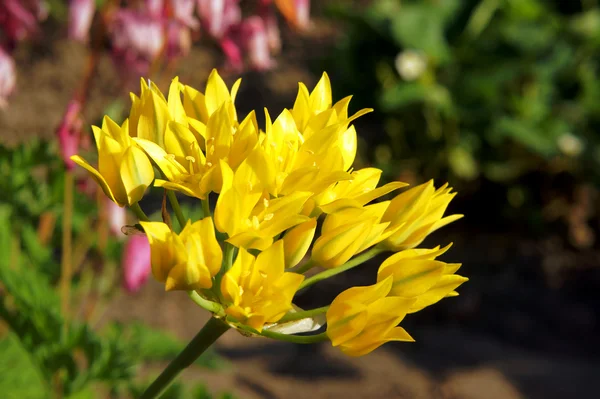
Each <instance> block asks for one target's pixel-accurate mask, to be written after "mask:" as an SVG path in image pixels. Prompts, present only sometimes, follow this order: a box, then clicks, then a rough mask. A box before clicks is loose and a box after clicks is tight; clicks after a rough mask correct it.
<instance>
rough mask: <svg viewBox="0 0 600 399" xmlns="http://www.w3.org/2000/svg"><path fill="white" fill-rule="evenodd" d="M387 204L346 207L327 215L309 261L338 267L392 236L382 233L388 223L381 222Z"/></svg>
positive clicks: (329, 266) (328, 266) (327, 266)
mask: <svg viewBox="0 0 600 399" xmlns="http://www.w3.org/2000/svg"><path fill="white" fill-rule="evenodd" d="M388 203H389V202H380V203H377V204H373V205H367V206H365V207H360V208H345V209H342V210H340V211H337V212H334V213H331V214H329V215H327V217H325V221H324V222H323V226H322V227H321V236H320V237H319V238H317V241H316V242H315V244H314V246H313V250H312V255H311V257H312V259H313V260H314V261H315V262H316V263H317V264H318V265H320V266H323V267H326V268H334V267H338V266H341V265H343V264H344V263H346V262H347V261H348V260H349V259H350V258H351V257H353V256H354V255H355V254H358V253H360V252H362V251H364V250H365V249H367V248H369V247H371V246H373V245H375V244H377V243H378V242H380V241H381V240H383V239H385V238H386V237H387V236H389V234H391V232H389V233H387V234H384V231H385V229H386V228H387V227H388V225H389V223H387V222H386V223H380V222H381V216H382V215H383V213H384V212H385V210H386V208H387V206H388Z"/></svg>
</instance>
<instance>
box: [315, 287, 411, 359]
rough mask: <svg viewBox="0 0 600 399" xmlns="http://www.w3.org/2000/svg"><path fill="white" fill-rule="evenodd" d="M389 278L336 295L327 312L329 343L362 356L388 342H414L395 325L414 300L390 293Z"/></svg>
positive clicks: (346, 351)
mask: <svg viewBox="0 0 600 399" xmlns="http://www.w3.org/2000/svg"><path fill="white" fill-rule="evenodd" d="M391 288H392V278H387V279H384V280H382V281H380V282H378V283H377V284H375V285H370V286H367V287H352V288H349V289H347V290H346V291H344V292H342V293H341V294H339V295H338V296H337V297H336V298H335V299H334V300H333V302H332V303H331V306H330V307H329V310H328V311H327V335H328V336H329V338H330V339H331V344H332V345H333V346H337V347H339V348H340V350H341V351H342V352H344V353H345V354H347V355H349V356H363V355H366V354H367V353H369V352H371V351H373V350H374V349H376V348H378V347H379V346H381V345H383V344H384V343H386V342H389V341H408V342H412V341H414V340H413V339H412V337H411V336H410V335H409V334H408V333H407V332H406V331H405V330H404V329H403V328H402V327H397V325H398V324H399V323H400V322H401V321H402V319H404V316H406V313H407V312H408V310H409V309H410V306H411V305H412V304H413V302H414V299H410V298H402V297H398V296H389V294H390V290H391Z"/></svg>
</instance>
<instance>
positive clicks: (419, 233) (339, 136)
mask: <svg viewBox="0 0 600 399" xmlns="http://www.w3.org/2000/svg"><path fill="white" fill-rule="evenodd" d="M235 4H236V5H237V3H235ZM264 4H268V2H264V3H263V5H264ZM224 5H225V3H224V2H214V3H212V4H208V2H199V7H208V6H211V7H222V6H224ZM205 11H206V9H205ZM217 11H218V10H217ZM221 11H222V10H221ZM211 12H216V11H215V10H212V11H211ZM219 15H221V14H219ZM221 16H222V15H221ZM213 23H214V24H215V26H216V27H218V26H219V24H220V23H221V22H219V21H218V20H217V21H213ZM215 29H217V28H215ZM261 40H263V39H261ZM239 84H240V81H239V80H238V81H237V82H236V83H234V84H233V86H232V87H231V88H229V87H228V86H227V85H226V84H225V82H224V81H223V79H222V78H221V77H220V76H219V74H218V73H217V72H216V71H213V72H212V73H211V74H210V76H209V78H208V83H207V85H206V89H205V91H204V92H200V91H198V90H196V89H195V88H192V87H190V86H187V85H185V84H183V83H180V82H179V80H178V79H177V78H175V79H173V81H172V82H171V85H170V87H169V91H168V94H167V95H166V96H165V95H163V93H162V92H161V91H160V90H159V88H158V87H157V86H156V85H155V84H153V83H152V82H146V81H142V86H141V91H140V93H139V96H138V95H136V94H132V96H131V98H132V108H131V112H130V114H129V119H128V120H127V121H126V122H125V123H124V124H123V125H121V126H119V125H117V124H115V123H114V122H112V121H111V120H110V119H105V122H104V123H103V126H102V128H101V129H99V128H94V133H95V136H96V144H97V147H98V152H99V166H98V170H96V169H93V168H92V167H91V166H89V165H88V164H87V163H85V161H83V159H81V158H79V157H73V160H74V161H75V162H77V163H79V164H81V165H82V166H84V167H85V168H86V169H88V170H89V171H90V173H92V176H93V177H95V178H96V180H97V181H98V182H99V183H100V185H101V187H102V188H103V189H104V191H105V193H106V194H107V196H109V197H110V198H111V199H112V200H113V201H114V202H115V203H117V204H119V205H133V210H134V211H136V213H137V214H138V215H140V217H141V219H142V222H141V226H142V228H143V229H144V231H145V233H146V236H147V238H148V241H149V244H150V252H151V266H152V273H153V275H154V277H155V278H156V279H157V280H158V281H160V282H163V283H165V288H166V290H168V291H169V290H186V291H188V293H189V295H190V297H191V298H192V299H193V300H194V301H195V302H196V303H197V304H198V305H200V306H201V307H203V308H205V309H207V310H209V311H210V312H212V313H213V314H214V316H215V317H216V318H219V319H221V320H223V321H224V322H225V323H227V324H228V325H229V326H232V327H234V328H236V329H238V330H240V331H242V332H243V333H244V334H246V335H257V334H258V335H262V336H266V337H271V338H276V339H281V340H288V341H293V342H317V341H321V340H330V341H331V343H332V344H333V345H334V346H335V347H338V348H340V349H341V350H342V351H343V352H344V353H346V354H348V355H351V356H361V355H364V354H367V353H369V352H371V351H372V350H373V349H375V348H377V347H378V346H380V345H382V344H383V343H385V342H388V341H412V338H411V336H410V335H408V333H407V332H406V331H405V330H404V329H403V328H402V327H399V326H398V324H399V323H400V322H401V321H402V320H403V319H404V317H405V316H406V315H407V314H409V313H413V312H416V311H419V310H421V309H423V308H424V307H427V306H430V305H432V304H434V303H436V302H438V301H439V300H441V299H442V298H445V297H450V296H455V295H457V293H456V291H455V290H456V288H458V287H459V286H460V285H461V284H462V283H463V282H465V281H466V278H465V277H462V276H459V275H457V274H456V272H457V270H458V268H459V267H460V264H456V263H445V262H443V261H441V260H438V259H437V258H438V257H439V256H441V255H442V254H443V253H444V252H445V251H446V250H447V249H448V247H446V248H443V249H440V248H439V247H436V248H434V249H418V248H415V247H417V246H418V245H419V244H420V243H421V242H422V241H423V239H424V238H425V237H426V236H427V235H428V234H429V233H431V232H433V231H435V230H436V229H438V228H440V227H442V226H444V225H446V224H448V223H450V222H452V221H454V220H456V219H458V218H460V217H461V215H451V216H444V213H445V212H446V208H447V207H448V205H449V203H450V201H451V200H452V198H453V197H454V194H453V193H451V189H450V188H448V187H447V185H444V186H442V187H441V188H438V189H436V188H435V187H434V185H433V182H428V183H425V184H422V185H420V186H417V187H414V188H411V189H409V190H406V191H404V192H402V193H400V194H397V195H396V196H395V197H394V198H392V199H391V200H389V199H385V198H382V197H384V196H386V195H388V194H390V193H392V192H394V191H395V190H398V189H400V188H402V187H404V186H406V184H405V183H402V182H389V183H387V184H379V180H380V177H381V174H382V171H381V170H379V169H376V168H364V169H358V170H355V169H353V167H352V165H353V163H354V158H355V156H356V150H357V148H356V146H357V138H356V130H355V128H354V126H353V125H352V122H353V120H354V119H356V118H358V117H360V116H361V115H364V114H365V113H367V112H370V110H369V109H364V110H360V111H358V112H356V113H355V114H353V115H351V114H350V113H349V103H350V97H346V98H344V99H342V100H340V101H338V102H335V103H334V102H333V101H332V93H331V85H330V82H329V78H328V76H327V74H323V76H322V77H321V79H320V80H319V82H318V83H317V84H316V86H315V87H314V89H313V90H312V91H310V92H309V90H308V89H307V88H306V86H304V85H303V84H300V85H299V90H298V96H297V98H296V101H295V103H294V105H293V107H292V108H291V109H284V110H283V111H282V112H281V113H280V114H279V115H278V116H276V117H274V118H271V114H270V113H269V112H268V111H267V110H265V120H266V122H265V126H264V129H261V128H260V127H259V125H258V121H257V118H256V114H255V112H250V113H249V114H247V115H246V116H245V117H243V118H241V117H240V118H238V112H237V110H236V107H235V98H236V95H237V91H238V88H239ZM150 160H151V161H152V163H154V164H155V166H157V170H159V173H158V174H157V176H156V179H155V183H154V186H155V187H160V188H161V189H162V190H164V191H166V194H167V195H168V197H169V200H170V202H171V205H172V208H173V209H174V211H175V214H176V216H177V221H178V222H179V227H180V228H181V232H178V230H176V229H175V230H174V229H173V227H172V226H171V225H170V224H167V223H170V222H169V221H170V219H171V217H170V216H169V215H168V213H167V208H166V205H165V206H164V207H163V212H162V216H163V220H164V221H166V222H165V223H163V222H149V221H145V220H146V219H147V217H146V216H145V215H144V214H143V211H141V209H140V207H139V205H137V204H136V201H138V200H139V199H140V198H141V196H142V195H143V193H144V191H145V189H146V187H147V186H148V184H150V182H151V181H152V179H153V178H154V173H153V172H154V170H153V167H152V165H151V164H150ZM175 192H177V193H181V194H185V195H187V196H190V197H192V200H193V198H196V199H198V200H200V202H201V205H199V206H201V208H202V212H203V217H202V219H200V220H198V221H195V222H194V221H188V220H187V219H186V218H185V215H183V214H182V211H181V209H179V206H178V203H177V197H176V195H175ZM211 205H212V207H211ZM211 208H212V209H211ZM140 212H141V213H140ZM213 218H214V219H213ZM213 221H214V222H213ZM319 224H320V228H319ZM176 227H177V226H175V228H176ZM382 252H393V253H392V254H388V257H387V259H386V260H385V261H384V262H383V263H382V264H381V266H380V267H379V270H378V273H377V274H376V273H375V271H374V270H373V277H375V274H376V275H377V282H376V283H375V284H374V285H372V286H366V287H352V288H349V289H348V290H346V291H344V292H342V293H341V294H339V295H338V296H337V297H336V298H335V299H334V300H333V302H332V303H331V304H330V305H325V306H322V307H320V308H316V309H309V310H302V309H300V308H298V307H297V306H296V305H294V297H295V296H296V295H297V294H298V293H299V292H300V293H302V292H306V291H304V290H303V289H304V288H306V287H309V286H311V285H313V284H316V283H318V282H319V281H322V280H323V279H326V278H331V277H334V276H336V275H337V274H339V273H342V272H344V271H346V270H349V269H351V268H353V267H356V266H358V265H360V264H361V263H364V262H366V261H368V260H369V259H371V258H373V257H374V256H376V255H377V254H380V253H382ZM366 267H368V265H367V266H366ZM310 269H317V270H318V272H317V273H315V274H310V275H307V276H305V273H306V272H307V271H308V270H310ZM319 269H321V270H319ZM325 314H326V317H323V316H324V315H325ZM324 319H326V320H324ZM325 321H326V323H327V331H326V332H323V333H320V334H313V335H309V336H294V335H293V334H296V333H299V332H312V331H315V330H317V329H319V328H321V327H322V326H323V325H324V323H325ZM221 324H222V323H221Z"/></svg>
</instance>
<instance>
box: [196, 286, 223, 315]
mask: <svg viewBox="0 0 600 399" xmlns="http://www.w3.org/2000/svg"><path fill="white" fill-rule="evenodd" d="M188 295H189V297H190V298H191V299H192V301H194V302H196V304H197V305H198V306H200V307H201V308H203V309H206V310H208V311H209V312H211V313H214V314H216V315H219V316H223V315H224V314H225V313H224V312H223V307H222V306H221V305H219V304H218V303H216V302H213V301H209V300H208V299H204V298H202V297H201V296H200V295H199V294H198V293H197V292H196V291H189V292H188Z"/></svg>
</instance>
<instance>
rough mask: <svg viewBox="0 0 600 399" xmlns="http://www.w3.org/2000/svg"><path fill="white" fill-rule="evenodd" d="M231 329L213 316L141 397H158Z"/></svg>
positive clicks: (148, 398)
mask: <svg viewBox="0 0 600 399" xmlns="http://www.w3.org/2000/svg"><path fill="white" fill-rule="evenodd" d="M228 329H229V326H228V325H227V324H225V323H224V322H222V321H221V320H219V319H215V318H214V317H212V318H211V319H210V320H209V321H208V322H207V323H206V324H205V325H204V327H202V329H201V330H200V331H199V332H198V334H196V336H195V337H194V338H193V339H192V340H191V341H190V343H189V344H188V345H187V346H186V347H185V349H183V351H181V352H180V353H179V355H177V357H176V358H175V359H173V361H172V362H171V363H169V365H168V366H167V368H166V369H164V371H163V372H162V373H161V374H160V375H159V376H158V377H157V378H156V379H155V380H154V382H153V383H152V384H151V385H150V386H149V387H148V389H146V391H144V393H143V394H142V396H140V399H151V398H156V397H158V396H159V395H160V394H161V392H163V391H164V390H165V389H166V388H167V387H168V386H169V384H171V382H172V381H173V380H174V379H175V377H177V375H178V374H179V373H181V372H182V371H183V370H184V369H186V368H187V367H189V366H191V365H192V363H194V361H195V360H196V359H198V357H199V356H200V355H202V353H204V351H205V350H207V349H208V348H209V347H210V346H211V345H212V344H214V343H215V341H216V340H217V339H219V337H220V336H221V335H223V333H225V331H227V330H228Z"/></svg>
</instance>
